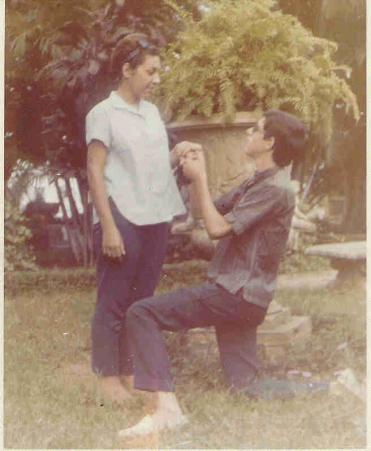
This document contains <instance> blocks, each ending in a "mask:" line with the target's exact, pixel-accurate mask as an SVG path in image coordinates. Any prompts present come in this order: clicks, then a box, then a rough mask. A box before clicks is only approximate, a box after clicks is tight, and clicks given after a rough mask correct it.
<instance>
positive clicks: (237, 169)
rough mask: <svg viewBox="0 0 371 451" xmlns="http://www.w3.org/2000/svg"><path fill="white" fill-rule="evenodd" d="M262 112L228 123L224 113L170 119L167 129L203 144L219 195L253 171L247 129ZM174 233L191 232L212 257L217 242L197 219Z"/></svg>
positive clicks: (212, 186)
mask: <svg viewBox="0 0 371 451" xmlns="http://www.w3.org/2000/svg"><path fill="white" fill-rule="evenodd" d="M259 117H260V114H259V112H239V113H237V114H236V117H235V120H234V121H233V122H232V123H228V124H226V123H225V122H224V121H223V120H222V117H221V115H213V116H212V117H211V118H203V117H199V116H191V117H189V118H188V119H187V120H184V121H178V122H171V123H169V124H167V129H168V131H169V132H170V133H171V132H173V133H174V134H175V135H176V139H177V141H193V142H197V143H200V144H201V145H202V147H203V149H204V151H205V156H206V165H207V172H208V180H209V187H210V191H211V195H212V196H213V197H214V198H217V197H218V196H220V195H221V194H224V193H225V192H227V191H229V190H230V189H231V188H233V187H234V186H237V185H239V184H240V183H241V182H242V181H243V180H245V179H246V178H247V177H249V176H250V175H251V174H252V173H253V171H254V164H253V162H252V160H250V161H249V160H248V159H247V157H246V155H245V154H244V146H245V144H246V129H247V128H248V127H251V126H252V125H254V123H255V122H256V121H257V119H259ZM173 233H174V234H177V233H181V234H184V233H186V234H188V235H189V236H190V240H191V242H192V244H193V246H194V247H195V248H196V249H198V250H199V251H201V253H202V255H203V256H206V257H204V258H207V259H209V258H211V256H212V255H213V252H214V247H215V242H213V241H211V240H210V239H209V237H208V236H207V233H206V231H205V230H204V228H203V227H202V221H195V222H193V223H192V225H191V226H190V227H187V226H186V227H184V226H183V225H180V227H174V228H173Z"/></svg>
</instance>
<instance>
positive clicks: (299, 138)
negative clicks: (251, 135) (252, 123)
mask: <svg viewBox="0 0 371 451" xmlns="http://www.w3.org/2000/svg"><path fill="white" fill-rule="evenodd" d="M264 118H265V122H264V138H272V137H273V138H274V145H273V160H274V162H275V163H276V165H277V166H280V167H284V166H287V165H289V164H290V163H291V162H292V161H300V160H301V159H302V158H303V157H304V152H305V146H306V142H307V138H308V129H307V127H306V126H305V125H304V123H303V122H302V121H301V120H300V119H298V118H297V117H295V116H293V115H292V114H289V113H286V112H284V111H280V110H269V111H266V112H265V113H264Z"/></svg>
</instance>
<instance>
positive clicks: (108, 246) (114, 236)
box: [87, 140, 125, 258]
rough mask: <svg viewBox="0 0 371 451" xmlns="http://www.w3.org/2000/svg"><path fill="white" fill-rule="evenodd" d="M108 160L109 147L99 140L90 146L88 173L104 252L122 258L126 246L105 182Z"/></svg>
mask: <svg viewBox="0 0 371 451" xmlns="http://www.w3.org/2000/svg"><path fill="white" fill-rule="evenodd" d="M106 161H107V148H106V146H105V145H104V144H103V143H102V142H101V141H98V140H93V141H92V142H91V143H90V144H89V146H88V157H87V174H88V182H89V188H90V193H91V196H92V199H93V203H94V206H95V209H96V211H97V214H98V217H99V220H100V223H101V226H102V232H103V243H102V248H103V254H105V255H107V256H109V257H115V258H121V256H122V255H123V254H125V247H124V243H123V240H122V238H121V235H120V232H119V231H118V229H117V227H116V224H115V221H114V219H113V216H112V212H111V208H110V205H109V201H108V196H107V191H106V186H105V183H104V167H105V165H106Z"/></svg>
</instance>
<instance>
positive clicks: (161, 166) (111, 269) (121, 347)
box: [86, 34, 185, 402]
mask: <svg viewBox="0 0 371 451" xmlns="http://www.w3.org/2000/svg"><path fill="white" fill-rule="evenodd" d="M112 69H113V71H114V72H115V73H116V74H117V76H118V79H119V83H118V87H117V90H116V91H112V92H111V94H110V96H109V97H108V98H107V99H105V100H103V101H102V102H100V103H99V104H97V105H96V106H95V107H94V108H93V109H92V110H91V111H90V112H89V113H88V115H87V117H86V142H87V145H88V157H87V170H88V179H89V186H90V192H91V196H92V199H93V204H94V207H95V212H94V216H95V217H94V232H93V233H94V245H95V249H96V252H97V283H98V293H97V304H96V309H95V314H94V318H93V322H92V368H93V371H94V372H95V373H96V374H98V375H99V376H100V378H99V381H100V388H101V390H102V391H103V394H105V395H108V396H109V397H110V398H111V399H113V400H116V401H119V402H121V401H123V400H124V399H125V398H127V397H128V396H129V392H128V391H127V390H126V389H125V386H124V385H123V384H122V383H121V381H122V380H123V381H124V382H125V384H126V385H130V382H131V375H132V360H131V355H130V352H129V350H128V348H127V340H126V333H125V327H124V319H125V313H126V311H127V309H128V307H129V306H130V305H131V304H132V303H133V302H135V301H137V300H139V299H142V298H145V297H149V296H152V295H153V292H154V289H155V287H156V284H157V282H158V279H159V276H160V272H161V267H162V265H163V262H164V258H165V253H166V244H167V238H168V233H169V224H170V221H171V220H172V218H173V216H175V215H178V214H182V213H184V212H185V209H184V205H183V203H182V200H181V197H180V194H179V192H178V189H177V186H176V183H175V180H174V177H173V174H172V170H171V163H173V164H176V163H177V160H178V159H179V157H180V154H181V152H182V151H183V150H184V146H183V148H182V145H180V146H179V145H178V146H177V147H176V148H174V149H173V151H172V152H171V153H169V148H168V140H167V134H166V130H165V127H164V124H163V122H162V120H161V117H160V114H159V112H158V109H157V107H156V106H155V105H153V104H152V103H150V102H148V101H146V100H144V98H145V97H146V96H147V95H148V94H149V93H150V92H151V90H152V89H153V87H154V86H155V85H156V84H157V83H159V81H160V77H159V71H160V58H159V56H158V50H157V49H156V48H155V47H154V46H153V45H151V44H150V43H149V42H148V40H147V39H146V37H145V36H144V35H142V34H132V35H129V36H126V37H125V38H124V39H122V40H121V41H120V42H119V44H118V45H117V47H116V49H115V51H114V54H113V59H112ZM170 160H171V162H170Z"/></svg>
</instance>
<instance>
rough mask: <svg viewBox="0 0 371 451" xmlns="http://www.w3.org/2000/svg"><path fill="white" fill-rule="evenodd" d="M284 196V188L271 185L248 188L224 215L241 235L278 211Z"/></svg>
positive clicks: (236, 232)
mask: <svg viewBox="0 0 371 451" xmlns="http://www.w3.org/2000/svg"><path fill="white" fill-rule="evenodd" d="M284 198H285V195H284V192H283V191H282V190H279V189H277V188H273V187H272V186H270V185H267V186H263V187H261V188H260V189H259V190H248V191H246V193H245V195H244V196H243V197H242V198H241V199H240V200H239V201H238V202H237V203H236V204H235V205H234V207H233V208H232V209H231V210H230V212H229V213H227V214H226V215H224V217H225V219H226V220H227V221H228V222H229V223H230V224H231V225H232V228H233V232H234V233H235V234H236V235H240V234H241V233H243V232H245V231H246V230H248V229H249V228H251V227H252V226H254V225H255V224H256V223H257V222H259V221H261V220H262V219H264V218H265V217H267V216H268V215H270V214H272V213H273V212H274V211H276V209H277V208H279V207H280V206H281V205H282V201H283V199H284Z"/></svg>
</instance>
